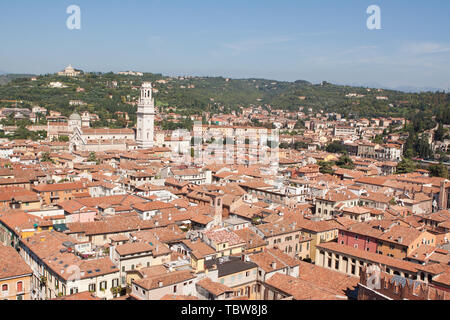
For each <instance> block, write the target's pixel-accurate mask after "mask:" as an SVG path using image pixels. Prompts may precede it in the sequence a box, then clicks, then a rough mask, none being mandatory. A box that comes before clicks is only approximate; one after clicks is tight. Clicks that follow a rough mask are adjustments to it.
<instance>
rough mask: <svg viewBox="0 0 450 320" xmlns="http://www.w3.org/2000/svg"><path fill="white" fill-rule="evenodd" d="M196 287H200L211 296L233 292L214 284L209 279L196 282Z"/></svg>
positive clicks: (219, 284) (228, 288)
mask: <svg viewBox="0 0 450 320" xmlns="http://www.w3.org/2000/svg"><path fill="white" fill-rule="evenodd" d="M197 286H199V287H202V288H203V289H205V290H206V291H208V292H210V293H212V294H213V295H215V296H216V297H217V296H220V295H221V294H224V293H227V292H234V290H233V289H232V288H230V287H228V286H226V285H224V284H222V283H219V282H214V281H212V280H211V279H210V278H204V279H202V280H200V281H198V282H197Z"/></svg>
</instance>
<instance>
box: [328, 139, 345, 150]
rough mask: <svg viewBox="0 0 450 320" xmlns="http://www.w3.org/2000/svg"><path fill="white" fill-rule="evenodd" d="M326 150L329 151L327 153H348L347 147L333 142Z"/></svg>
mask: <svg viewBox="0 0 450 320" xmlns="http://www.w3.org/2000/svg"><path fill="white" fill-rule="evenodd" d="M326 150H327V152H330V153H345V152H347V149H346V148H345V146H344V145H343V144H342V143H340V142H339V141H333V142H332V143H330V144H329V145H327V147H326Z"/></svg>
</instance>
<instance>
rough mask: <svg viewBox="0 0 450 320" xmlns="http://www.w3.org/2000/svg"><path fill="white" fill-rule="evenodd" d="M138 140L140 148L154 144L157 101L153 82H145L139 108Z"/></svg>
mask: <svg viewBox="0 0 450 320" xmlns="http://www.w3.org/2000/svg"><path fill="white" fill-rule="evenodd" d="M136 115H137V131H136V142H137V145H138V147H139V148H141V149H145V148H151V147H153V146H154V140H153V131H154V122H155V101H154V100H153V98H152V84H151V83H150V82H144V83H143V84H142V86H141V97H140V99H139V104H138V109H137V113H136Z"/></svg>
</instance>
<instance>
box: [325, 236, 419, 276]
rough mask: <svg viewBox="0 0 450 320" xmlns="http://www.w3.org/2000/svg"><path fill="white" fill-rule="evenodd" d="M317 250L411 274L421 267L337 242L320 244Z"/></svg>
mask: <svg viewBox="0 0 450 320" xmlns="http://www.w3.org/2000/svg"><path fill="white" fill-rule="evenodd" d="M316 248H318V249H319V250H320V249H321V248H323V249H326V250H330V251H333V252H338V253H342V254H345V255H349V256H353V257H356V258H362V259H365V260H368V261H371V262H374V263H379V264H382V265H386V266H388V267H394V268H397V269H401V270H405V271H409V272H417V270H418V268H419V267H420V265H419V264H417V263H413V262H408V261H404V260H400V259H396V258H392V257H388V256H385V255H382V254H378V253H373V252H368V251H364V250H361V249H355V248H353V247H351V246H347V245H343V244H338V243H336V242H326V243H321V244H318V245H317V246H316Z"/></svg>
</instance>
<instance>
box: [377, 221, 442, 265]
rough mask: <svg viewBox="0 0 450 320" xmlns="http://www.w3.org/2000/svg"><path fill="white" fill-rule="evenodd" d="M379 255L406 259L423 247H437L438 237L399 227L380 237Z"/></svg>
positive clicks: (394, 227)
mask: <svg viewBox="0 0 450 320" xmlns="http://www.w3.org/2000/svg"><path fill="white" fill-rule="evenodd" d="M377 240H378V246H377V253H379V254H383V255H386V256H389V257H393V258H398V259H404V258H406V257H407V256H408V255H409V254H411V252H413V251H414V250H416V249H417V248H419V247H420V246H421V245H428V246H431V247H435V246H436V235H434V234H431V233H429V232H428V231H420V230H417V229H414V228H411V227H406V226H402V225H397V226H393V227H391V229H389V230H388V231H386V232H385V233H383V234H382V235H381V236H379V237H378V239H377Z"/></svg>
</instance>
